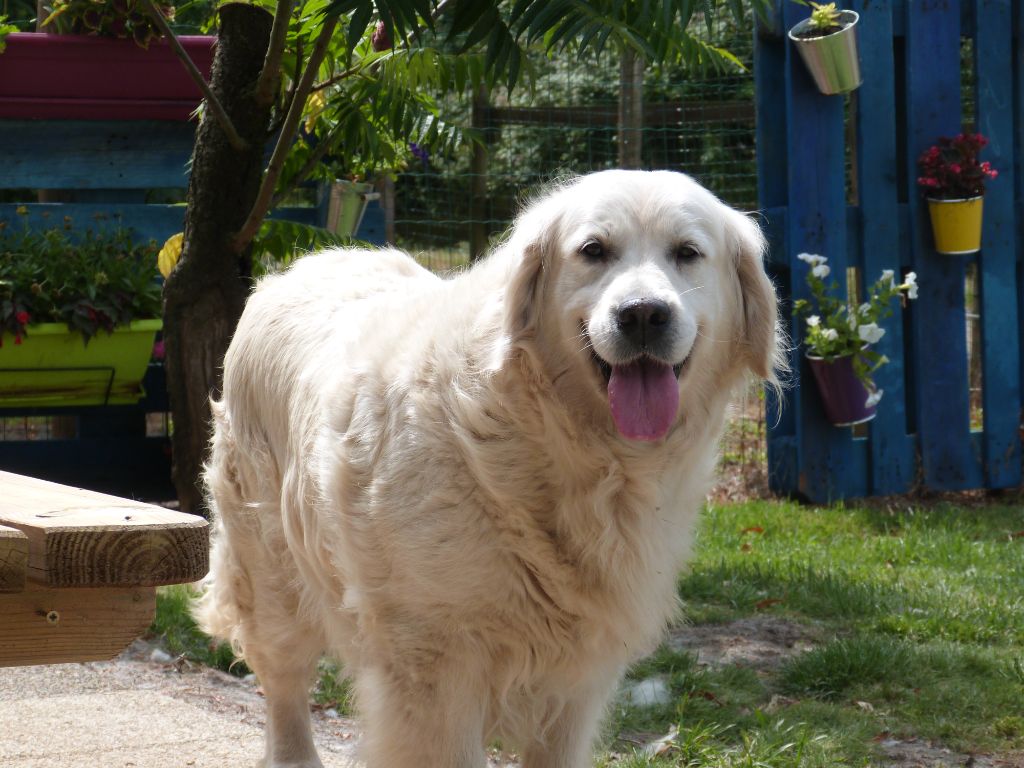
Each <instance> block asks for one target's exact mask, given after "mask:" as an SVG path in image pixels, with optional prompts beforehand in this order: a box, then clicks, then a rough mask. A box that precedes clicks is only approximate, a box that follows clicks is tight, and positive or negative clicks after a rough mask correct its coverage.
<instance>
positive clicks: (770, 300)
mask: <svg viewBox="0 0 1024 768" xmlns="http://www.w3.org/2000/svg"><path fill="white" fill-rule="evenodd" d="M509 246H510V248H511V250H512V251H513V252H514V253H516V254H518V255H520V258H521V260H520V261H519V262H518V264H517V265H516V268H515V271H514V273H513V279H512V281H511V283H510V285H509V288H508V291H509V293H508V296H507V303H506V318H505V323H506V331H507V334H508V337H509V339H510V340H511V342H512V344H513V345H515V346H518V347H520V348H522V349H524V350H526V351H527V352H528V353H529V354H530V356H531V358H532V359H534V360H536V361H537V363H538V365H539V366H541V367H542V369H543V370H544V373H545V374H546V375H547V376H548V377H550V378H551V380H552V381H555V382H556V383H558V384H559V390H560V391H561V392H563V393H565V392H568V393H570V396H571V397H574V398H576V399H580V400H586V399H590V400H591V401H594V402H592V403H591V404H590V407H595V406H596V407H603V408H604V409H606V412H607V413H609V414H610V416H611V419H612V420H613V422H614V424H615V426H616V428H617V430H618V431H619V433H620V434H621V435H622V436H623V437H625V438H628V439H630V440H644V441H653V440H659V439H661V438H662V437H664V436H665V435H666V434H667V433H668V432H669V431H670V430H671V428H672V427H673V426H674V425H675V424H676V423H677V420H678V419H679V414H680V413H682V412H684V411H685V409H686V407H687V406H686V403H685V402H684V403H683V407H682V408H680V396H681V393H682V394H685V393H687V392H688V391H693V392H696V391H697V390H698V389H700V388H702V387H703V388H704V389H707V388H708V387H714V386H716V381H717V385H719V386H721V385H731V383H732V380H734V379H735V378H736V373H737V372H740V371H742V370H743V369H749V370H750V371H752V372H753V373H755V374H756V375H757V376H759V377H762V378H766V379H769V380H774V368H775V364H776V360H777V359H778V351H777V350H778V341H777V332H776V322H777V313H776V298H775V292H774V289H773V288H772V285H771V282H770V281H769V280H768V278H767V276H766V275H765V273H764V268H763V265H762V252H763V249H764V239H763V237H762V236H761V233H760V230H759V229H758V227H757V225H756V224H755V223H754V222H753V221H751V220H750V219H749V218H747V217H746V216H744V215H743V214H741V213H738V212H737V211H734V210H732V209H731V208H729V207H728V206H726V205H724V204H723V203H722V202H720V201H719V200H718V199H717V198H716V197H715V196H714V195H712V194H711V193H710V192H708V191H707V190H706V189H704V188H703V187H701V186H700V185H699V184H697V183H696V182H695V181H693V180H692V179H691V178H689V177H688V176H685V175H683V174H679V173H672V172H667V171H657V172H642V171H605V172H602V173H596V174H592V175H589V176H585V177H582V178H580V179H578V180H576V181H574V182H571V183H569V184H567V185H564V186H562V187H560V188H558V189H557V190H555V191H554V192H552V193H550V194H549V195H548V196H546V197H544V198H542V199H540V200H539V201H537V202H536V203H534V204H533V205H532V206H530V207H529V208H528V209H527V210H526V211H525V212H524V214H523V215H522V216H521V217H520V218H519V219H518V221H517V223H516V226H515V228H514V230H513V233H512V236H511V238H510V242H509Z"/></svg>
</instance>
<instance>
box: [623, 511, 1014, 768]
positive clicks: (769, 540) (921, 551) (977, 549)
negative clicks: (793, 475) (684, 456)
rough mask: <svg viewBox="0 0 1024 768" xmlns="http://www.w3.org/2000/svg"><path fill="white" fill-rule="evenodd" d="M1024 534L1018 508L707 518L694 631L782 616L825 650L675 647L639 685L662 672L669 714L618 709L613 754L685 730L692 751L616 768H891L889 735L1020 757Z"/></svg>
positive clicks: (694, 586)
mask: <svg viewBox="0 0 1024 768" xmlns="http://www.w3.org/2000/svg"><path fill="white" fill-rule="evenodd" d="M1022 530H1024V509H1022V508H1021V507H1020V506H1018V505H999V504H986V505H976V504H972V505H969V506H955V505H952V504H935V505H928V506H913V505H909V504H906V503H903V504H900V505H889V506H881V505H878V504H872V505H865V506H846V507H843V506H836V507H832V508H817V507H810V506H802V505H798V504H793V503H788V502H751V503H746V504H738V505H730V506H725V507H718V508H711V509H709V510H707V512H706V514H705V516H704V521H703V524H702V527H701V530H700V535H699V540H698V546H697V548H696V560H695V562H694V563H692V564H691V567H690V568H689V569H688V570H687V571H686V572H685V573H684V574H683V575H682V576H681V577H680V581H679V591H680V595H681V597H682V598H683V600H684V602H685V604H686V614H687V616H688V618H689V619H690V620H691V621H692V622H694V623H697V624H710V623H726V622H731V621H736V620H741V619H749V618H751V617H758V616H761V617H766V616H767V617H773V618H774V619H776V620H781V621H785V622H789V623H792V624H795V625H798V626H804V627H807V628H808V630H807V634H808V635H809V636H813V637H818V638H821V641H820V642H819V643H818V644H816V645H815V646H814V647H813V648H811V649H809V650H805V651H804V652H801V653H795V654H793V655H791V657H790V658H789V659H788V660H787V661H786V662H785V663H783V664H781V665H779V666H777V667H774V668H771V667H766V668H761V669H751V668H750V667H740V666H730V665H726V666H720V667H702V666H698V665H697V664H695V663H694V660H693V659H692V657H689V658H686V657H684V656H683V655H681V654H678V653H673V652H672V651H671V650H669V649H668V648H665V647H663V648H662V649H660V650H659V651H658V652H657V653H655V654H654V655H653V656H652V657H650V658H649V659H647V660H645V661H644V662H642V663H641V664H640V665H638V666H637V668H636V669H634V670H633V673H632V676H633V677H635V678H637V679H643V678H644V677H648V676H652V675H662V676H664V677H665V678H666V679H667V680H668V681H669V684H670V688H671V690H672V693H673V696H674V698H675V700H674V702H673V704H672V705H671V706H661V707H651V708H646V709H644V708H637V707H631V706H626V705H619V706H618V707H617V708H616V710H615V712H614V713H613V720H612V723H611V724H610V728H609V749H610V750H614V752H616V753H620V754H621V753H625V754H627V755H630V754H631V753H635V752H637V750H636V749H635V747H634V746H633V743H634V742H635V741H649V740H650V739H651V738H652V737H653V736H654V735H658V734H664V733H667V732H668V731H669V729H670V728H672V727H673V726H675V727H677V728H678V729H679V736H678V737H677V738H676V741H677V742H679V744H680V746H679V748H678V749H677V750H675V751H670V752H669V753H668V754H666V755H665V756H663V757H659V758H646V757H641V756H638V755H637V754H632V756H631V757H629V758H628V759H626V760H624V761H622V760H620V761H618V762H615V763H614V764H615V765H617V766H619V765H621V766H626V767H627V768H640V767H641V766H645V767H646V766H650V767H651V768H663V766H690V765H714V766H718V765H722V766H748V765H750V766H754V765H763V766H771V767H772V768H788V767H789V766H819V765H821V766H826V765H850V766H866V765H879V764H880V763H879V762H878V759H879V755H878V752H877V743H878V741H881V740H882V739H883V738H887V737H892V738H897V739H901V740H910V739H913V738H916V739H919V740H922V741H925V742H935V743H937V744H939V745H941V746H943V747H948V748H950V749H953V750H956V751H959V752H963V753H968V754H973V753H976V752H985V753H1017V752H1018V751H1019V750H1021V749H1022V748H1024V610H1022V608H1024V538H1022V537H1021V536H1020V535H1019V532H1020V531H1022ZM773 702H774V704H773ZM780 733H786V734H788V736H787V737H786V738H785V739H780V738H778V735H779V734H780ZM636 734H639V735H640V738H636V737H635V735H636ZM694 741H695V742H696V743H697V744H698V745H699V748H698V749H697V750H696V752H695V751H694V749H695V748H694V747H693V745H692V743H691V742H694ZM687 744H688V745H689V746H686V745H687ZM695 755H696V756H695ZM610 764H611V763H609V765H610Z"/></svg>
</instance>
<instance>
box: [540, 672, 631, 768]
mask: <svg viewBox="0 0 1024 768" xmlns="http://www.w3.org/2000/svg"><path fill="white" fill-rule="evenodd" d="M617 679H618V678H617V677H616V678H614V679H613V680H611V681H605V682H602V683H600V684H595V685H592V686H590V687H588V688H586V689H583V690H580V691H577V692H576V693H575V694H574V695H573V696H572V697H571V698H569V700H567V701H566V702H565V705H564V706H563V707H562V708H561V710H560V711H559V713H558V715H557V716H556V717H555V720H554V723H552V725H551V726H550V727H549V728H548V729H547V730H546V731H545V732H544V733H543V734H542V735H541V736H540V737H538V738H537V740H535V741H534V742H533V743H531V744H528V745H526V746H525V747H524V750H523V762H522V768H586V766H590V765H593V758H594V743H595V742H596V741H597V734H598V727H599V726H600V724H601V718H602V716H603V715H604V711H605V705H606V704H607V702H608V699H609V698H610V697H611V694H612V692H613V691H614V689H615V682H616V681H617Z"/></svg>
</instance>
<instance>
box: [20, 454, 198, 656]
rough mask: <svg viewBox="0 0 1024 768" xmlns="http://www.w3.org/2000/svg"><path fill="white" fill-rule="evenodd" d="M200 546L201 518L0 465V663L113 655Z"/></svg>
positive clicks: (193, 577)
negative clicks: (5, 469)
mask: <svg viewBox="0 0 1024 768" xmlns="http://www.w3.org/2000/svg"><path fill="white" fill-rule="evenodd" d="M208 545H209V526H208V523H207V522H206V520H204V519H203V518H201V517H196V516H195V515H186V514H183V513H180V512H174V511H171V510H167V509H163V508H161V507H157V506H153V505H151V504H144V503H142V502H137V501H130V500H127V499H121V498H118V497H116V496H107V495H106V494H102V493H95V492H93V491H86V490H81V489H78V488H71V487H69V486H65V485H58V484H57V483H50V482H47V481H45V480H37V479H35V478H30V477H25V476H22V475H15V474H12V473H10V472H0V667H3V666H15V665H22V664H54V663H60V662H70V661H99V660H103V659H110V658H113V657H114V656H116V655H117V654H118V653H120V652H121V651H122V650H123V649H124V648H126V647H127V646H128V644H129V643H131V641H132V640H134V639H135V638H136V637H138V636H139V635H140V634H142V633H143V632H145V630H146V628H147V627H149V625H150V624H151V623H152V621H153V616H154V614H155V611H156V587H157V586H160V585H165V584H182V583H187V582H193V581H197V580H199V579H201V578H202V577H203V576H204V575H205V574H206V572H207V570H208V568H209V546H208Z"/></svg>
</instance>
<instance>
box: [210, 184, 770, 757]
mask: <svg viewBox="0 0 1024 768" xmlns="http://www.w3.org/2000/svg"><path fill="white" fill-rule="evenodd" d="M595 240H596V241H599V242H600V243H602V245H603V247H604V249H605V253H604V255H603V256H602V257H601V258H598V259H593V258H589V257H588V256H586V255H585V254H584V253H581V250H580V249H581V248H582V247H583V246H584V244H585V243H587V242H591V241H595ZM680 245H684V246H686V250H685V251H683V253H684V256H685V258H677V254H678V253H680V251H679V247H680ZM762 248H763V241H762V238H761V235H760V233H759V231H758V228H757V226H756V225H755V224H754V223H753V222H752V221H750V220H749V219H748V218H746V217H745V216H743V215H741V214H739V213H737V212H735V211H733V210H731V209H729V208H728V207H726V206H725V205H723V204H722V203H721V202H719V201H718V200H717V199H716V198H715V197H714V196H713V195H711V194H710V193H709V192H707V191H706V190H704V189H703V188H702V187H700V186H699V185H698V184H696V183H695V182H694V181H692V180H691V179H690V178H688V177H686V176H683V175H681V174H676V173H669V172H655V173H644V172H625V171H608V172H603V173H598V174H594V175H591V176H586V177H582V178H580V179H578V180H576V181H572V182H568V183H566V184H564V185H561V186H559V187H557V188H556V189H554V190H553V191H551V192H549V193H548V194H547V195H546V196H545V197H543V198H542V199H540V200H538V201H536V202H535V203H534V204H533V205H531V206H530V207H529V208H528V209H527V210H526V212H525V213H524V214H523V215H522V216H521V217H520V218H519V219H518V221H517V222H516V224H515V227H514V229H513V231H512V233H511V235H510V236H509V238H508V239H507V241H506V242H505V243H504V244H503V245H501V246H500V247H499V248H498V249H497V250H496V251H495V253H493V254H492V255H491V256H490V257H489V258H487V259H486V260H484V261H483V262H482V263H480V264H478V265H477V266H475V267H473V268H472V269H470V270H468V271H467V272H465V273H463V274H461V275H459V276H457V277H454V278H452V279H447V280H445V279H441V278H439V277H436V276H434V275H432V274H430V273H429V272H427V271H425V270H424V269H422V268H421V267H419V266H417V265H416V263H415V262H414V261H413V260H412V259H410V258H409V257H408V256H406V255H404V254H402V253H399V252H397V251H393V250H382V251H357V250H335V251H330V252H326V253H322V254H319V255H313V256H307V257H305V258H303V259H301V260H300V261H299V262H298V263H297V264H296V265H295V266H294V267H292V268H291V269H289V270H288V271H287V272H286V273H284V274H283V275H280V276H274V277H270V278H267V279H265V280H263V281H262V282H261V283H260V284H259V287H258V288H257V290H256V292H255V293H254V294H253V296H252V297H251V298H250V299H249V303H248V305H247V307H246V310H245V313H244V315H243V317H242V320H241V322H240V323H239V326H238V330H237V332H236V334H235V338H234V340H233V342H232V344H231V348H230V350H229V351H228V354H227V358H226V361H225V372H224V394H223V398H222V399H221V401H220V402H219V403H215V404H214V414H215V420H216V430H215V435H214V438H213V452H212V458H211V460H210V465H209V468H208V471H207V482H208V485H209V488H210V492H211V496H212V507H213V509H214V511H215V515H216V521H217V522H216V540H215V548H214V556H213V569H212V573H211V580H210V584H209V588H208V591H207V593H206V595H205V596H204V598H203V599H202V601H201V603H200V605H199V607H198V609H197V613H198V615H199V617H200V619H201V622H202V625H203V626H204V627H205V628H206V629H207V631H209V632H211V633H212V634H214V635H216V636H218V637H221V638H226V639H229V640H231V642H232V643H233V644H234V645H235V647H236V648H237V649H238V650H239V651H240V652H241V653H243V654H244V656H245V658H246V660H247V661H248V662H249V664H250V665H251V666H252V668H253V669H254V670H255V671H256V673H257V675H258V676H259V678H260V680H261V682H262V684H263V687H264V690H265V692H266V698H267V707H268V726H267V753H266V758H265V760H264V765H266V766H315V765H319V761H318V759H317V757H316V752H315V750H314V747H313V743H312V738H311V735H310V731H309V714H308V705H307V691H308V686H309V683H310V681H311V677H312V675H313V671H314V667H315V663H316V660H317V659H318V657H319V656H320V654H321V653H322V652H324V651H327V652H330V653H331V654H333V655H336V656H338V657H339V658H340V659H342V660H343V661H344V664H345V668H346V670H347V671H348V672H349V673H350V674H351V675H352V676H353V677H354V680H355V685H356V691H357V703H358V707H359V710H360V714H361V716H362V718H363V720H364V723H365V728H366V733H365V736H364V738H363V747H364V751H365V760H366V762H367V765H368V766H369V767H370V768H412V767H413V766H416V767H417V768H420V767H422V766H427V767H437V768H448V767H451V768H455V767H458V768H470V767H473V768H480V766H483V765H484V763H485V756H484V745H485V743H486V742H487V741H488V740H490V739H493V738H496V737H500V738H501V739H502V743H503V744H505V745H511V746H514V747H516V748H517V749H518V750H519V751H520V754H521V756H522V764H523V766H524V768H542V767H546V768H578V767H579V766H584V765H587V764H588V763H589V760H590V751H591V749H592V744H593V741H594V739H595V735H596V733H597V727H598V724H599V720H600V717H601V714H602V711H603V709H604V707H605V705H606V703H607V702H608V700H609V697H610V696H611V695H612V693H613V692H614V690H615V688H616V685H617V683H618V681H619V679H620V677H621V675H622V673H623V671H624V669H625V668H626V666H627V665H628V664H629V663H630V662H632V661H633V660H635V659H636V658H637V657H638V656H640V655H641V654H644V653H647V652H649V651H650V650H651V649H653V648H654V647H655V646H656V644H657V643H658V640H659V637H660V636H661V633H662V631H663V630H664V628H665V626H666V624H667V622H669V620H670V619H671V618H672V617H673V614H674V612H675V611H676V605H677V602H676V595H675V584H676V574H677V569H678V568H679V566H680V564H681V562H682V560H683V559H684V557H685V555H686V554H687V550H688V547H689V545H690V541H691V537H692V532H693V526H694V522H695V518H696V516H697V514H698V511H699V509H700V507H701V504H702V501H703V499H704V496H705V493H706V492H707V490H708V488H709V484H710V482H711V477H712V472H713V469H714V465H715V460H716V443H717V440H718V438H719V435H720V433H721V430H722V425H723V418H724V414H725V410H726V405H727V401H728V400H729V397H730V393H731V392H732V391H733V389H734V387H735V385H737V384H738V383H739V382H741V381H742V380H743V379H744V378H745V375H746V374H747V372H748V371H752V372H753V373H754V374H756V375H757V376H759V377H762V378H767V379H770V380H771V379H773V370H774V368H775V366H776V365H777V360H778V346H777V339H776V306H775V294H774V291H773V289H772V286H771V283H770V282H769V281H768V279H767V277H766V276H765V274H764V271H763V267H762V263H761V257H762ZM638 296H639V297H641V298H644V297H655V298H659V299H660V300H662V301H664V302H665V303H666V304H667V305H668V306H669V307H670V308H671V310H672V327H671V328H670V329H669V331H670V334H669V341H668V342H666V346H665V349H666V350H667V351H665V353H664V354H665V357H666V359H667V360H668V362H669V363H670V364H677V363H681V362H682V361H683V360H684V359H685V360H686V363H685V365H684V366H683V369H682V373H681V376H680V378H679V390H680V405H679V411H678V414H677V416H676V420H675V422H674V424H673V426H672V428H671V430H670V431H669V433H668V434H667V435H666V436H665V437H663V438H661V439H656V440H653V441H649V442H637V441H631V440H627V439H626V438H624V437H622V436H621V435H620V434H619V433H618V432H617V431H616V428H615V426H614V424H613V421H612V418H611V417H610V415H609V402H608V394H607V393H606V391H605V382H604V381H603V380H602V376H601V371H600V369H599V366H598V365H597V363H596V362H595V357H594V354H595V353H596V355H597V356H599V357H601V358H602V359H604V360H606V361H608V362H610V363H618V362H626V361H625V360H619V359H617V356H618V357H622V355H623V354H624V353H623V352H622V351H621V349H620V347H621V345H618V346H617V340H616V326H615V323H614V322H613V321H612V320H610V319H609V318H610V317H612V316H613V315H614V312H615V308H616V307H617V306H618V305H619V304H621V302H622V301H624V300H626V299H629V298H631V297H633V298H635V297H638ZM591 344H592V345H593V350H591V349H590V348H589V346H590V345H591ZM669 358H670V359H669Z"/></svg>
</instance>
